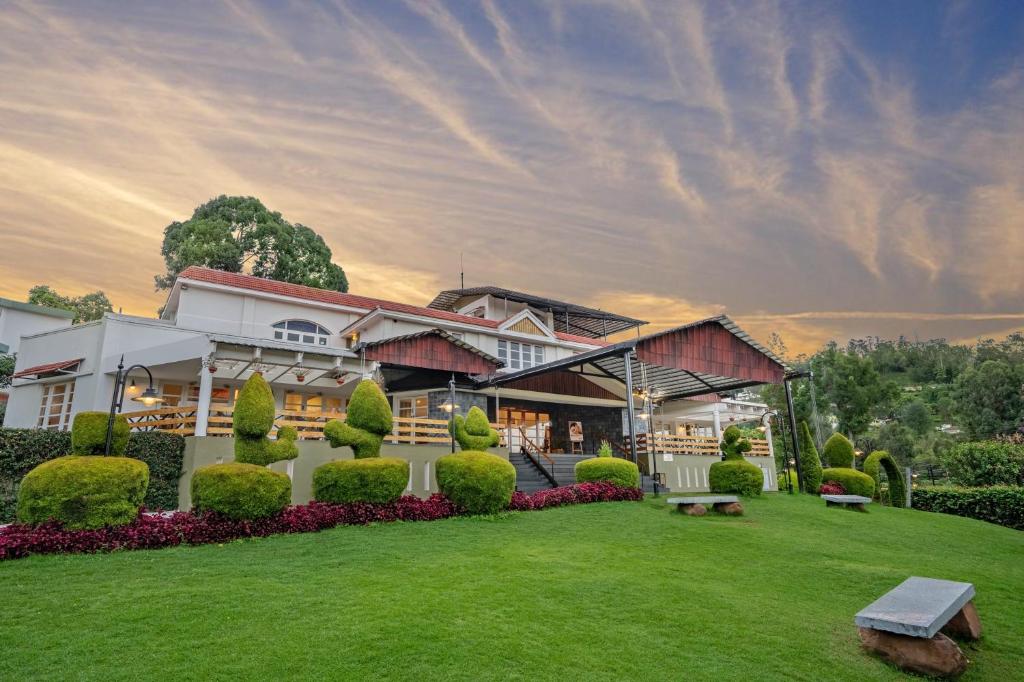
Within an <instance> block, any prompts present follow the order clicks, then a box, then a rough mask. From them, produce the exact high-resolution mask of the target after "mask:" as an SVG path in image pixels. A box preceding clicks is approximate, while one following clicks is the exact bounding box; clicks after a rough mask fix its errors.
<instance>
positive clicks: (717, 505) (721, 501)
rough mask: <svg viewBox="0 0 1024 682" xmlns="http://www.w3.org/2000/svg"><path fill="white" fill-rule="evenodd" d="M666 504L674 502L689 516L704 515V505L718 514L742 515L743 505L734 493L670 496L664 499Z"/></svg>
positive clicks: (705, 509) (706, 511) (705, 511)
mask: <svg viewBox="0 0 1024 682" xmlns="http://www.w3.org/2000/svg"><path fill="white" fill-rule="evenodd" d="M666 502H667V503H668V504H674V505H676V506H677V508H678V509H679V511H681V512H683V513H684V514H687V515H689V516H704V515H705V514H707V513H708V510H707V507H706V506H705V505H709V504H710V505H711V508H712V509H714V510H715V511H716V512H718V513H720V514H728V515H729V516H742V515H743V505H741V504H740V498H738V497H736V496H735V495H697V496H693V497H670V498H668V500H666Z"/></svg>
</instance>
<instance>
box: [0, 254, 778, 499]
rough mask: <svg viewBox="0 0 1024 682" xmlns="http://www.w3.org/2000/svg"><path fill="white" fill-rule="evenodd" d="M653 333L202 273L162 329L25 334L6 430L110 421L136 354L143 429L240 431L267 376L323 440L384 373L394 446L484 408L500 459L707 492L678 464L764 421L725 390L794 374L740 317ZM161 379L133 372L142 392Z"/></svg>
mask: <svg viewBox="0 0 1024 682" xmlns="http://www.w3.org/2000/svg"><path fill="white" fill-rule="evenodd" d="M644 324H646V323H645V322H644V321H642V320H638V319H635V318H631V317H628V316H625V315H620V314H615V313H610V312H607V311H601V310H596V309H593V308H588V307H586V306H581V305H577V304H572V303H568V302H564V301H557V300H554V299H547V298H543V297H540V296H535V295H532V294H526V293H523V292H517V291H511V290H508V289H501V288H498V287H476V288H469V289H457V290H450V291H443V292H441V293H440V294H438V295H437V296H436V297H435V298H434V300H433V301H432V302H431V303H430V304H429V305H428V306H425V307H424V306H416V305H410V304H406V303H399V302H395V301H387V300H383V299H376V298H368V297H364V296H358V295H354V294H348V293H340V292H337V291H327V290H322V289H315V288H311V287H305V286H300V285H296V284H288V283H284V282H278V281H273V280H268V279H263V278H259V277H253V276H250V275H245V274H239V273H229V272H222V271H218V270H212V269H208V268H202V267H190V268H188V269H186V270H185V271H184V272H182V273H181V274H180V275H179V277H178V278H177V280H176V281H175V283H174V286H173V287H172V288H171V290H170V293H169V295H168V298H167V302H166V305H165V306H164V309H163V313H162V316H161V317H160V318H159V319H150V318H143V317H135V316H130V315H122V314H115V313H107V314H106V315H105V316H104V317H103V318H102V319H100V320H97V321H95V322H90V323H86V324H80V325H75V326H73V327H67V328H59V329H50V330H42V331H40V332H39V333H35V334H31V335H28V336H26V337H25V338H24V339H23V340H22V345H21V352H20V353H19V355H18V361H17V366H16V368H15V374H14V382H13V385H12V389H11V397H10V402H9V405H8V408H7V413H6V418H5V422H4V425H5V426H18V427H37V428H49V429H67V428H69V426H70V423H71V418H72V417H73V416H74V414H75V413H76V412H79V411H82V410H107V409H109V406H110V403H111V393H112V391H113V387H114V377H115V373H116V371H117V368H118V365H119V363H120V362H122V358H123V363H124V365H125V366H130V365H134V364H141V365H145V366H146V367H148V368H149V369H150V370H151V371H152V373H153V376H154V384H155V386H154V388H155V389H156V391H157V393H158V394H159V399H160V403H159V404H158V405H143V404H140V403H130V402H126V407H125V411H126V414H127V416H128V418H129V421H130V422H131V423H132V427H133V429H136V430H154V429H160V430H169V431H173V432H176V433H180V434H182V435H185V436H187V437H189V438H193V439H204V438H205V439H209V438H218V437H222V436H230V435H231V433H232V412H233V408H234V403H235V398H236V396H237V392H238V390H239V388H240V387H241V385H242V383H243V382H244V381H245V380H246V379H247V378H248V377H249V376H251V375H252V373H254V372H259V373H261V374H262V375H263V376H264V378H266V379H267V381H268V382H269V383H270V385H271V388H272V390H273V392H274V397H275V399H276V401H277V407H278V411H279V419H278V425H285V424H287V425H290V426H295V427H296V428H297V429H298V430H299V435H300V438H301V439H302V440H303V441H310V442H315V441H322V440H323V427H324V424H325V423H326V422H327V421H328V420H330V419H333V418H341V417H343V415H344V412H345V409H346V405H347V400H348V397H349V396H350V395H351V393H352V391H353V390H354V388H355V386H356V384H357V383H358V381H359V380H361V379H363V378H366V377H372V378H374V379H375V380H376V381H378V382H379V383H380V384H381V385H382V387H383V388H384V390H385V392H386V394H387V396H388V398H389V400H390V401H391V403H392V409H393V411H394V415H395V428H394V431H393V434H392V436H391V437H390V439H389V440H388V442H389V443H392V444H396V445H397V444H401V445H409V446H412V445H415V446H427V447H429V446H434V450H436V451H437V452H438V453H440V454H443V453H444V452H445V451H446V448H447V447H448V444H449V436H448V434H447V430H446V427H445V425H446V423H447V419H448V418H449V416H450V414H451V412H452V411H455V412H458V413H465V412H466V411H467V410H468V409H469V408H470V407H472V406H477V407H480V408H481V409H483V410H485V411H486V413H487V415H488V417H489V418H490V420H491V421H492V422H493V423H494V425H495V426H496V428H498V429H499V431H500V432H501V435H502V448H503V452H505V453H506V454H507V455H509V456H522V457H528V458H530V460H531V461H533V462H534V463H535V464H537V466H538V467H540V468H543V467H544V466H545V463H549V464H550V463H552V462H553V461H554V459H555V458H557V457H560V456H565V457H573V456H575V457H580V456H582V455H587V454H593V453H594V452H596V450H597V449H598V447H599V446H600V444H601V442H602V441H607V442H608V443H610V444H611V445H612V446H613V449H614V450H615V451H616V453H617V454H618V455H619V456H626V457H630V458H635V459H636V460H637V461H638V463H639V464H640V465H641V468H642V469H643V470H644V471H645V472H648V473H650V474H655V473H661V474H662V476H661V477H660V478H662V479H665V482H666V484H667V485H669V487H672V488H673V489H676V488H678V489H681V490H682V489H686V490H691V489H699V487H700V485H704V486H706V471H705V472H704V480H703V484H700V483H699V482H700V481H701V480H702V479H701V475H700V472H699V471H698V472H696V473H695V474H694V476H695V478H693V479H692V480H691V485H689V486H687V485H683V484H682V481H683V480H684V479H683V472H682V468H681V466H682V465H677V466H676V468H678V469H679V471H678V476H677V477H676V479H677V482H678V485H676V483H675V482H673V480H672V478H673V476H675V475H676V474H673V473H672V471H671V470H672V469H673V466H672V465H673V463H674V462H675V460H676V459H677V456H678V458H679V459H680V461H682V460H684V459H685V458H687V457H696V458H699V459H698V460H697V461H699V462H701V463H702V464H701V467H699V468H701V469H702V470H703V469H706V467H707V466H710V463H711V462H713V461H717V459H718V455H719V453H718V440H719V436H720V434H721V430H722V428H724V426H727V425H728V424H729V423H743V422H748V423H756V422H758V421H759V420H760V419H761V417H762V415H763V414H764V413H765V412H766V407H765V406H764V405H760V404H757V403H752V402H749V401H738V400H733V399H729V398H719V394H723V393H726V392H728V391H732V390H735V389H740V388H744V387H749V386H755V385H758V384H762V383H766V382H779V381H782V379H783V377H784V375H785V372H786V368H785V366H784V365H783V364H782V362H781V361H780V360H779V359H778V358H775V357H774V356H772V355H771V353H770V352H769V351H768V350H767V349H765V348H763V347H762V346H760V345H759V344H757V343H756V342H755V341H754V340H753V339H751V338H750V337H749V336H747V335H746V334H745V333H744V332H743V331H742V330H740V329H739V328H738V327H737V326H736V325H735V324H734V323H733V322H732V321H731V320H730V319H729V318H727V317H725V316H717V317H713V318H709V319H707V320H700V321H698V322H694V323H690V324H688V325H684V326H681V327H679V328H676V329H672V330H666V331H662V332H657V333H655V334H649V335H646V336H640V335H638V336H636V337H635V338H630V339H629V340H626V341H618V342H615V341H613V340H609V337H612V338H615V335H619V337H621V336H623V335H624V333H628V332H635V331H636V330H637V329H638V328H639V327H640V326H642V325H644ZM625 335H627V336H631V335H630V334H625ZM147 385H148V378H147V377H146V375H145V374H144V373H141V372H137V373H133V374H132V375H131V376H130V377H129V384H128V388H127V397H128V398H129V399H131V398H133V397H140V394H141V392H142V391H143V389H145V388H146V387H147ZM129 404H131V405H133V407H131V408H129V407H127V405H129ZM630 407H632V410H631V409H630ZM652 425H653V426H652ZM770 443H771V439H770V438H768V439H767V440H764V441H759V442H758V443H757V447H756V448H755V452H753V453H752V459H754V461H757V462H758V463H759V466H762V469H763V470H764V471H765V486H766V488H768V489H774V486H775V475H774V463H773V461H772V460H771V450H770ZM687 461H689V460H687ZM551 468H552V469H553V468H554V467H551ZM666 473H667V474H668V475H666ZM687 477H689V473H687ZM423 479H424V481H423V485H420V486H419V487H418V488H416V487H412V483H411V482H410V486H411V487H410V489H411V490H420V491H429V490H430V489H431V486H430V485H429V481H430V470H429V464H428V466H427V468H426V469H424V471H423ZM688 480H690V479H689V478H688ZM695 486H696V487H695Z"/></svg>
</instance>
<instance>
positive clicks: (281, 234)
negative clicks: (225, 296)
mask: <svg viewBox="0 0 1024 682" xmlns="http://www.w3.org/2000/svg"><path fill="white" fill-rule="evenodd" d="M160 252H161V254H162V255H163V257H164V262H165V263H166V265H167V272H166V274H164V275H161V276H158V277H157V278H156V285H157V288H159V289H168V288H170V287H171V286H172V285H173V284H174V279H175V277H177V275H178V273H180V272H181V271H182V270H184V269H185V268H187V267H189V266H190V265H203V266H206V267H211V268H215V269H217V270H225V271H227V272H241V271H242V268H243V266H244V265H248V266H249V267H251V269H252V274H254V275H256V276H257V277H266V278H269V279H274V280H278V281H281V282H291V283H293V284H303V285H306V286H311V287H317V288H319V289H331V290H334V291H348V279H347V278H346V277H345V271H344V270H342V269H341V267H340V266H338V265H335V264H334V263H332V262H331V250H330V248H328V246H327V244H326V243H324V240H323V238H322V237H320V235H318V234H317V233H316V232H314V231H313V230H312V229H310V228H308V227H306V226H305V225H301V224H299V223H295V224H294V225H293V224H292V223H289V222H288V221H287V220H285V219H284V218H282V217H281V214H280V213H277V212H276V211H270V210H268V209H267V207H266V206H264V205H263V204H262V202H260V200H259V199H256V198H255V197H237V196H234V197H228V196H223V195H222V196H219V197H217V198H216V199H212V200H210V201H208V202H206V203H205V204H203V205H202V206H199V207H197V208H196V210H195V211H194V212H193V213H192V217H191V218H190V219H188V220H186V221H184V222H177V221H176V222H173V223H171V224H170V225H168V226H167V227H166V228H165V229H164V241H163V246H162V247H161V249H160Z"/></svg>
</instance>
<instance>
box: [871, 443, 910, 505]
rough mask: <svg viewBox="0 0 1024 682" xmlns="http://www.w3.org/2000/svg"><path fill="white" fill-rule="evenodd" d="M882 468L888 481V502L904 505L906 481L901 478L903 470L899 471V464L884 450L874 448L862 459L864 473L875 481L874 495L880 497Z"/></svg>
mask: <svg viewBox="0 0 1024 682" xmlns="http://www.w3.org/2000/svg"><path fill="white" fill-rule="evenodd" d="M883 469H884V470H885V477H886V479H888V481H889V504H890V505H892V506H893V507H903V506H905V505H906V500H907V483H906V481H905V480H904V478H903V472H902V471H900V466H899V464H897V462H896V460H895V459H893V458H892V455H890V454H889V453H888V452H886V451H885V450H875V451H874V452H872V453H871V454H870V455H868V456H867V459H865V460H864V473H865V474H867V475H868V476H870V477H871V479H872V480H873V481H874V482H875V493H876V494H875V497H877V498H880V497H881V490H882V480H881V472H882V470H883Z"/></svg>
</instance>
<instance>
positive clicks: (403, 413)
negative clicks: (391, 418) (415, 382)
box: [398, 395, 427, 419]
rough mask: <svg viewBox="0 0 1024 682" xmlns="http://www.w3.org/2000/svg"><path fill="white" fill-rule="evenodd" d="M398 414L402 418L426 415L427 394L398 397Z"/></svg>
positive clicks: (417, 417) (423, 416) (415, 417)
mask: <svg viewBox="0 0 1024 682" xmlns="http://www.w3.org/2000/svg"><path fill="white" fill-rule="evenodd" d="M398 416H399V417H401V418H403V419H419V418H425V417H426V416H427V396H425V395H418V396H415V397H411V398H399V399H398Z"/></svg>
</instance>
